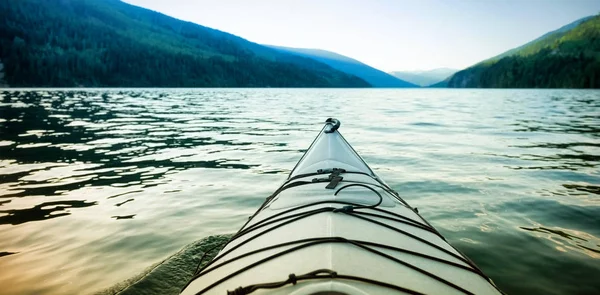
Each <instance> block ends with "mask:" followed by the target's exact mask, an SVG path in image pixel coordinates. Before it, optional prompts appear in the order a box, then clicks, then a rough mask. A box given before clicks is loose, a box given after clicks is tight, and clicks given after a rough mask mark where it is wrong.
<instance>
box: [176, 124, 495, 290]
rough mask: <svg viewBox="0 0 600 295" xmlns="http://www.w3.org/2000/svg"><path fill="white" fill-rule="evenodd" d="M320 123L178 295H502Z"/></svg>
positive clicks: (333, 127)
mask: <svg viewBox="0 0 600 295" xmlns="http://www.w3.org/2000/svg"><path fill="white" fill-rule="evenodd" d="M339 127H340V122H339V121H338V120H336V119H331V118H330V119H327V121H326V123H325V126H324V127H323V129H322V130H321V131H320V132H319V134H318V136H317V137H316V138H315V140H314V141H313V143H312V144H311V145H310V147H309V149H308V150H307V151H306V153H305V154H304V155H303V156H302V158H301V159H300V161H299V162H298V163H297V164H296V166H295V167H294V168H293V169H292V171H291V172H290V174H289V176H288V177H287V179H286V180H285V181H284V182H283V184H281V186H279V188H277V189H276V190H275V192H274V193H273V194H271V195H270V196H268V197H267V198H266V200H265V202H264V203H263V204H262V206H260V208H259V209H258V210H257V211H256V213H254V215H252V216H251V217H250V218H249V219H248V221H247V222H246V224H244V226H243V227H242V228H241V229H240V230H239V231H238V232H237V233H236V234H234V235H233V236H232V237H231V239H230V240H229V241H228V242H227V244H226V245H225V247H224V248H222V249H221V250H220V251H219V253H218V254H217V255H216V256H215V258H214V259H213V260H212V261H210V262H209V263H207V264H206V265H205V266H204V267H202V268H200V269H198V270H197V271H196V273H195V275H194V277H193V278H192V279H191V280H190V281H189V283H188V284H187V285H186V286H185V287H184V289H183V290H182V294H186V295H187V294H231V295H243V294H273V295H274V294H293V295H308V294H319V295H324V294H335V295H340V294H348V295H365V294H503V293H502V292H501V291H500V290H499V289H498V288H497V287H496V286H495V285H494V283H493V282H492V280H491V279H490V278H488V277H487V276H486V275H485V274H484V273H483V272H482V271H481V270H480V269H479V268H478V267H477V266H476V265H475V264H474V263H473V262H472V261H471V260H469V259H468V258H467V257H466V256H465V255H463V254H462V253H461V252H459V251H458V250H457V249H455V248H454V247H453V246H451V245H450V244H449V243H448V242H447V241H446V239H445V238H444V237H443V236H442V235H441V234H440V233H439V232H438V231H437V230H436V229H435V228H433V226H431V224H429V223H428V222H427V221H426V220H425V219H423V218H422V217H421V215H419V212H418V210H417V209H416V208H413V207H411V206H410V205H409V204H408V203H407V202H405V201H404V200H403V199H402V198H401V197H400V195H399V194H398V193H397V192H396V191H394V190H393V189H392V188H391V187H390V186H389V185H387V184H386V183H385V182H384V181H383V180H382V179H381V178H380V177H378V176H377V175H376V174H375V172H373V170H371V168H369V166H368V165H367V163H366V162H365V161H364V160H363V159H362V158H361V157H360V156H359V155H358V153H357V152H356V151H355V150H354V149H353V148H352V146H350V144H349V143H348V142H347V141H346V140H345V139H344V137H343V136H342V135H341V134H340V132H339V130H338V129H339Z"/></svg>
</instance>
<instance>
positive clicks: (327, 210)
mask: <svg viewBox="0 0 600 295" xmlns="http://www.w3.org/2000/svg"><path fill="white" fill-rule="evenodd" d="M343 203H347V202H343ZM357 205H358V204H357ZM336 209H342V208H334V207H327V208H319V209H316V210H312V211H307V212H301V213H302V214H295V215H294V216H293V217H296V216H297V217H296V218H294V219H291V220H287V221H285V222H282V223H279V224H277V225H275V226H273V227H271V228H268V229H266V230H264V231H262V232H259V233H258V234H256V235H254V236H251V237H249V238H248V239H246V240H244V241H242V242H241V243H240V244H238V245H236V246H234V247H232V248H231V249H228V250H227V251H226V252H225V253H223V254H221V255H219V257H217V258H215V259H214V260H212V261H211V262H209V263H208V264H207V265H205V266H204V267H203V268H202V269H201V270H200V273H199V274H197V275H195V276H194V277H193V278H192V279H191V280H190V282H189V283H191V282H192V281H194V280H195V279H197V278H199V277H200V276H202V275H204V274H205V273H207V272H210V271H212V270H214V269H216V268H218V267H220V266H221V265H223V264H220V265H218V266H215V267H213V268H211V269H210V270H207V271H205V270H206V269H207V268H208V267H209V266H211V265H212V264H214V263H215V262H216V261H218V260H219V259H220V258H221V257H224V256H226V255H228V254H229V253H231V252H232V251H234V250H236V249H237V248H239V247H241V246H243V245H244V244H246V243H248V242H250V241H252V240H254V239H256V238H258V237H260V236H262V235H263V234H266V233H268V232H270V231H272V230H275V229H277V228H279V227H281V226H284V225H287V224H290V223H292V222H295V221H298V220H300V219H304V218H306V217H309V216H312V215H316V214H319V213H323V212H333V210H336ZM338 212H341V213H344V214H346V215H349V216H354V217H357V218H360V219H363V220H365V221H368V222H372V223H375V224H378V225H381V226H383V227H386V228H388V229H391V230H394V231H396V232H398V233H401V234H404V235H406V236H409V237H411V238H413V239H416V240H418V241H420V242H422V243H424V244H427V245H429V246H431V247H434V248H436V249H437V250H440V251H442V252H444V253H446V254H448V255H450V256H452V257H454V258H456V259H457V260H459V261H462V262H464V263H465V264H467V265H469V266H471V267H472V268H471V269H470V271H472V272H474V273H477V274H479V275H480V276H481V277H483V278H484V279H486V280H487V281H488V282H491V281H490V280H489V278H488V277H487V276H485V275H484V274H483V272H481V270H479V268H477V267H476V266H474V265H473V264H472V263H471V261H469V260H467V259H465V258H464V257H462V256H460V255H457V254H455V253H452V252H450V251H448V250H447V249H444V248H442V247H440V246H438V245H436V244H433V243H431V242H429V241H427V240H425V239H422V238H420V237H417V236H415V235H413V234H411V233H408V232H406V231H403V230H401V229H398V228H395V227H393V226H390V225H387V224H384V223H381V222H378V221H376V220H373V219H370V218H366V217H362V216H356V215H354V214H353V212H345V211H338ZM298 215H299V216H298ZM288 218H289V217H288ZM340 239H343V238H340ZM344 240H346V239H344ZM389 247H391V246H389ZM267 248H269V247H267ZM365 250H368V251H371V250H369V249H366V248H365ZM371 252H372V251H371ZM286 253H287V252H286ZM373 253H375V252H373ZM384 255H385V254H384ZM423 255H424V256H422V257H428V256H427V255H425V254H423ZM392 260H394V261H396V260H397V259H395V258H393V259H392ZM434 260H435V259H434ZM440 260H444V259H440ZM436 261H438V260H436ZM444 261H446V260H444ZM396 262H398V263H400V264H402V265H405V266H408V265H410V266H408V267H411V268H413V269H415V270H417V271H419V272H422V273H423V274H428V275H429V273H428V272H427V271H424V270H422V269H420V268H418V267H416V266H414V265H412V264H409V263H407V262H404V261H400V260H398V261H396ZM447 262H448V264H450V265H455V263H452V262H450V261H447ZM461 268H462V267H461ZM236 273H237V272H236ZM430 277H432V278H437V276H436V275H434V274H431V275H430ZM439 279H440V280H438V281H440V282H447V281H446V280H444V279H442V278H439ZM436 280H437V279H436ZM189 283H188V285H189ZM447 283H448V284H447V285H448V286H451V287H453V286H455V285H454V284H453V283H450V282H447ZM215 284H216V283H215ZM213 285H214V284H213ZM211 286H212V285H211ZM215 286H216V285H215ZM186 287H187V285H186ZM212 287H214V286H212ZM212 287H211V288H212ZM457 287H458V286H457ZM459 288H460V287H459ZM460 289H462V288H460ZM202 292H203V291H202ZM197 294H201V293H197ZM466 294H471V293H466Z"/></svg>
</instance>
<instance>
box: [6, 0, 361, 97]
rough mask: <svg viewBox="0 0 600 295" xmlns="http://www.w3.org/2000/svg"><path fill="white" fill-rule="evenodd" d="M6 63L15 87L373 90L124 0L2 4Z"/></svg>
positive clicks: (325, 69) (315, 65)
mask: <svg viewBox="0 0 600 295" xmlns="http://www.w3.org/2000/svg"><path fill="white" fill-rule="evenodd" d="M0 61H1V63H2V64H3V66H4V69H3V72H4V81H5V82H6V83H8V84H9V85H10V86H12V87H370V85H369V84H368V83H367V82H365V81H364V80H362V79H360V78H358V77H356V76H353V75H349V74H346V73H342V72H340V71H337V70H335V69H333V68H331V67H329V66H327V65H325V64H322V63H319V62H317V61H314V60H312V59H308V58H302V57H299V56H295V55H291V54H285V53H281V52H278V51H275V50H273V49H270V48H267V47H264V46H261V45H258V44H255V43H252V42H249V41H247V40H245V39H242V38H239V37H237V36H234V35H231V34H228V33H224V32H221V31H218V30H213V29H210V28H207V27H203V26H200V25H196V24H193V23H190V22H184V21H180V20H177V19H174V18H171V17H168V16H166V15H163V14H160V13H157V12H154V11H150V10H147V9H143V8H140V7H136V6H132V5H129V4H126V3H124V2H121V1H118V0H18V1H13V0H9V1H0ZM0 72H2V70H0ZM1 75H2V74H0V76H1ZM1 83H2V81H1V79H0V84H1Z"/></svg>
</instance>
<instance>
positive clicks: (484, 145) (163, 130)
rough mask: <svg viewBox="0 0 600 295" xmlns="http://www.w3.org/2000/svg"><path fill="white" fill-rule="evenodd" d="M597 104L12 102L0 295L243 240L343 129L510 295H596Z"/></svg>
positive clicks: (46, 289) (61, 93) (342, 93)
mask: <svg viewBox="0 0 600 295" xmlns="http://www.w3.org/2000/svg"><path fill="white" fill-rule="evenodd" d="M599 97H600V93H599V92H598V91H580V90H572V91H567V90H543V91H538V90H341V89H336V90H297V89H295V90H284V89H263V90H260V89H251V90H249V89H230V90H214V89H203V90H188V89H176V90H175V89H148V90H144V89H133V90H126V89H120V90H119V89H118V90H110V89H109V90H107V89H90V90H72V89H71V90H42V89H40V90H11V91H1V92H0V285H1V286H3V292H4V293H6V294H22V293H35V294H56V293H61V294H79V293H90V292H95V291H98V290H101V289H105V288H107V287H109V286H111V285H113V284H114V283H117V282H121V281H123V280H124V279H126V278H129V277H132V276H134V275H135V274H137V273H140V272H142V270H144V269H146V268H147V267H148V266H150V265H152V264H154V263H156V262H158V261H161V260H163V259H164V258H166V257H168V256H170V255H172V254H173V253H175V252H177V251H178V250H179V249H181V248H183V247H184V246H186V245H189V244H190V243H192V242H194V241H196V240H199V239H201V238H204V237H206V236H210V235H215V234H224V233H229V232H232V231H234V230H236V229H237V228H238V227H239V226H241V224H242V223H243V221H244V220H245V219H246V218H247V217H248V216H249V215H250V214H252V213H253V211H254V210H255V209H256V208H257V207H258V206H259V204H261V203H262V201H263V200H264V198H265V197H266V196H268V195H269V194H270V193H271V192H272V190H273V189H274V188H275V187H276V186H277V185H278V183H280V182H281V181H282V180H283V179H284V178H285V176H286V173H288V172H289V169H291V168H292V167H293V165H294V164H295V162H296V161H297V160H298V159H299V158H300V156H301V155H302V153H303V152H304V151H305V149H306V147H307V146H308V144H310V141H311V140H312V139H313V136H315V135H316V132H317V131H318V130H319V128H320V127H321V121H322V120H323V119H324V118H327V117H330V116H335V117H338V118H340V119H341V121H342V124H343V125H342V132H344V134H345V136H346V138H347V139H348V140H349V141H350V142H351V143H352V144H353V146H354V147H355V148H356V149H357V150H358V152H359V153H361V155H362V156H363V157H364V158H365V159H366V160H367V161H368V162H369V163H370V164H371V166H372V167H373V168H374V170H376V171H377V173H379V174H380V175H381V176H382V177H383V178H384V179H385V180H386V181H388V182H389V183H390V184H391V185H392V186H393V187H394V188H395V189H397V190H398V191H399V192H400V193H401V194H402V195H403V197H404V198H405V199H406V200H407V201H408V202H410V203H411V204H412V205H413V206H416V207H418V208H419V211H420V212H422V214H423V215H424V216H425V217H426V218H428V220H429V221H431V222H432V223H433V224H434V226H436V227H437V228H438V229H440V231H442V233H443V234H444V235H446V237H447V238H448V240H449V241H450V242H452V243H453V244H454V245H455V246H457V247H458V248H459V249H461V250H463V251H464V252H466V253H467V255H469V256H470V257H471V258H472V259H473V260H475V262H476V263H478V264H479V265H480V266H481V267H482V268H483V269H484V271H486V273H487V274H489V275H490V276H491V277H492V278H493V279H494V281H495V282H496V283H498V285H500V287H501V288H502V289H504V290H505V291H507V292H508V293H509V294H530V293H546V294H570V293H592V294H593V293H600V283H598V282H596V278H595V277H596V276H594V275H593V274H594V273H598V272H599V271H600V263H599V260H598V259H600V257H599V254H598V253H599V251H600V241H599V239H598V238H597V237H599V236H600V175H599V174H600V173H599V169H598V168H599V163H600V117H599V116H598V114H600V99H598V98H599ZM365 102H367V103H365ZM524 257H526V258H524ZM524 274H527V276H528V280H527V282H523V280H521V279H520V278H521V277H522V276H523V275H524ZM557 274H560V276H558V275H557ZM582 274H584V275H582ZM585 274H589V275H585ZM183 281H185V280H183ZM143 286H145V285H144V284H141V285H137V287H136V288H137V289H139V290H142V291H141V293H144V292H143ZM140 288H141V289H140ZM174 288H175V289H176V287H174ZM596 291H597V292H596Z"/></svg>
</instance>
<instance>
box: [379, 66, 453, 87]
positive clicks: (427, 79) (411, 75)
mask: <svg viewBox="0 0 600 295" xmlns="http://www.w3.org/2000/svg"><path fill="white" fill-rule="evenodd" d="M457 71H458V70H456V69H450V68H438V69H433V70H427V71H396V72H390V75H393V76H394V77H396V78H398V79H402V80H404V81H407V82H410V83H413V84H417V85H419V86H423V87H425V86H430V85H432V84H435V83H438V82H440V81H443V80H444V79H446V78H448V77H450V76H452V74H454V73H456V72H457Z"/></svg>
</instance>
